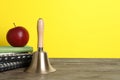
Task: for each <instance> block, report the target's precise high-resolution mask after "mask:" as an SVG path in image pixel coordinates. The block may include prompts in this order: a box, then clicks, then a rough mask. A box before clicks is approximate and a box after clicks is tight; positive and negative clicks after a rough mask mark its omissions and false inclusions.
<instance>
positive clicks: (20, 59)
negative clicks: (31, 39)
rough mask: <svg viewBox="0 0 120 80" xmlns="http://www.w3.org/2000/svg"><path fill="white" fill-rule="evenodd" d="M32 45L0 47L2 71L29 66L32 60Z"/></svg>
mask: <svg viewBox="0 0 120 80" xmlns="http://www.w3.org/2000/svg"><path fill="white" fill-rule="evenodd" d="M32 51H33V48H32V47H28V46H27V47H11V46H1V47H0V72H3V71H8V70H12V69H16V68H22V67H27V66H29V64H30V63H31V60H32V54H31V53H32Z"/></svg>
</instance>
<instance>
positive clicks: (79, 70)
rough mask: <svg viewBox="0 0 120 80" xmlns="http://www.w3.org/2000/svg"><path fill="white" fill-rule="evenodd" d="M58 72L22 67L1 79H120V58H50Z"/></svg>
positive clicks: (2, 74)
mask: <svg viewBox="0 0 120 80" xmlns="http://www.w3.org/2000/svg"><path fill="white" fill-rule="evenodd" d="M50 61H51V64H52V65H53V66H54V67H55V68H56V69H57V71H56V72H54V73H50V74H47V75H40V74H30V73H25V72H23V70H24V69H23V68H22V69H15V70H11V71H6V72H2V73H0V80H120V59H85V58H83V59H50Z"/></svg>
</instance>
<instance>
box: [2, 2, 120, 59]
mask: <svg viewBox="0 0 120 80" xmlns="http://www.w3.org/2000/svg"><path fill="white" fill-rule="evenodd" d="M39 17H40V18H43V19H44V21H45V33H44V35H45V37H44V47H45V51H47V52H48V54H49V57H55V58H56V57H57V58H60V57H62V58H71V57H72V58H89V57H90V58H97V57H99V58H104V57H107V58H113V57H114V58H120V1H119V0H0V46H3V45H9V44H8V43H7V41H6V37H5V36H6V33H7V31H8V30H9V29H10V28H12V27H13V22H15V23H16V25H22V26H24V27H25V28H26V29H28V31H29V33H30V40H29V43H28V44H27V45H29V46H33V47H34V50H36V47H37V32H36V21H37V19H38V18H39Z"/></svg>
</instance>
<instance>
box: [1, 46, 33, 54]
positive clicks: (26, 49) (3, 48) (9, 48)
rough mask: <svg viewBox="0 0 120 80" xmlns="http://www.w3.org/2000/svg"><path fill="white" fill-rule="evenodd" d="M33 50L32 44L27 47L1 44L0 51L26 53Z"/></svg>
mask: <svg viewBox="0 0 120 80" xmlns="http://www.w3.org/2000/svg"><path fill="white" fill-rule="evenodd" d="M32 51H33V47H30V46H25V47H12V46H0V53H24V52H32Z"/></svg>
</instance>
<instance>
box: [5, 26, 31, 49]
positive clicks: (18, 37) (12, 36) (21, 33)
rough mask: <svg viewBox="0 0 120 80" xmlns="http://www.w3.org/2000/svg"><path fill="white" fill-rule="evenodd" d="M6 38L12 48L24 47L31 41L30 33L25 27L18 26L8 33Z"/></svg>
mask: <svg viewBox="0 0 120 80" xmlns="http://www.w3.org/2000/svg"><path fill="white" fill-rule="evenodd" d="M6 38H7V41H8V43H9V44H10V45H11V46H14V47H23V46H25V45H26V44H27V42H28V41H29V33H28V31H27V30H26V29H25V28H24V27H22V26H16V27H14V28H12V29H10V30H9V31H8V32H7V35H6Z"/></svg>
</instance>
